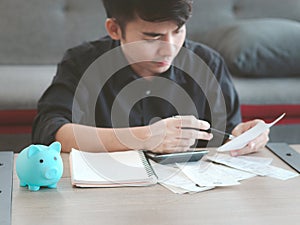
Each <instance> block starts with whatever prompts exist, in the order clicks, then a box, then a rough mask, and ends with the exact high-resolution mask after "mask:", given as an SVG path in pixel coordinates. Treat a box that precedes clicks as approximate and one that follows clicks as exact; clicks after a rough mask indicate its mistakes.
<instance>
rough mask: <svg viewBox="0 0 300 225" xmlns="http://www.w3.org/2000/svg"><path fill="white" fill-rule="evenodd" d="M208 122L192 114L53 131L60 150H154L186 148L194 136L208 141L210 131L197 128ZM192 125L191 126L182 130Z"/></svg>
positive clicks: (80, 126)
mask: <svg viewBox="0 0 300 225" xmlns="http://www.w3.org/2000/svg"><path fill="white" fill-rule="evenodd" d="M209 127H210V125H209V124H208V123H207V122H205V121H202V120H198V119H196V118H195V117H194V116H181V117H175V118H174V117H173V118H167V119H163V120H160V121H158V122H156V123H154V124H152V125H149V126H141V127H131V128H97V127H90V126H84V125H79V124H72V123H68V124H65V125H63V126H62V127H61V128H60V129H59V130H58V131H57V133H56V136H55V139H56V140H57V141H59V142H60V143H61V144H62V151H63V152H70V151H71V149H72V148H76V149H80V150H82V151H89V152H103V151H108V152H112V151H126V150H130V149H146V150H151V151H153V152H157V153H170V152H181V151H187V150H188V149H189V148H190V146H192V145H193V144H194V143H195V140H196V139H202V140H210V139H211V138H212V134H209V133H207V132H203V131H200V129H201V130H207V129H208V128H209ZM183 128H193V129H183Z"/></svg>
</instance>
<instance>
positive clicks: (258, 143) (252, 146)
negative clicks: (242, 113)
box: [230, 119, 270, 156]
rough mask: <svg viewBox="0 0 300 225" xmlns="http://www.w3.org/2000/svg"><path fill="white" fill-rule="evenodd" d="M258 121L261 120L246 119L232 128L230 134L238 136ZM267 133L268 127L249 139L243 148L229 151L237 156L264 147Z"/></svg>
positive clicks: (267, 138)
mask: <svg viewBox="0 0 300 225" xmlns="http://www.w3.org/2000/svg"><path fill="white" fill-rule="evenodd" d="M260 121H262V120H258V119H256V120H251V121H248V122H245V123H240V124H239V125H237V126H236V127H235V128H234V129H233V131H232V134H233V135H234V136H239V135H241V134H242V133H244V132H245V131H247V130H249V129H251V128H252V127H254V126H255V125H256V124H257V123H258V122H260ZM269 133H270V130H269V129H268V130H267V131H265V132H264V133H262V134H261V135H260V136H258V137H257V138H255V139H254V140H252V141H250V142H249V143H248V144H247V145H246V146H245V147H244V148H242V149H238V150H234V151H231V152H230V153H231V155H232V156H239V155H245V154H249V153H252V152H257V151H259V150H260V149H262V148H263V147H265V145H266V144H267V142H268V141H269Z"/></svg>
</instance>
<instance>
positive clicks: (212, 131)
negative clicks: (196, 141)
mask: <svg viewBox="0 0 300 225" xmlns="http://www.w3.org/2000/svg"><path fill="white" fill-rule="evenodd" d="M204 131H206V132H208V133H216V134H220V135H223V136H224V137H225V138H226V139H229V140H232V139H233V138H235V136H233V135H232V134H229V133H226V132H224V131H220V130H217V129H215V128H209V129H208V130H204Z"/></svg>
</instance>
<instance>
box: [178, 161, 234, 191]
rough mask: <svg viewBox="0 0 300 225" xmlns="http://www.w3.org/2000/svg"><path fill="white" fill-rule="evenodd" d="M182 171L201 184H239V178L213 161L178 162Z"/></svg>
mask: <svg viewBox="0 0 300 225" xmlns="http://www.w3.org/2000/svg"><path fill="white" fill-rule="evenodd" d="M178 167H179V168H181V169H182V172H183V173H184V174H185V175H186V176H187V177H188V178H190V179H191V180H192V181H193V182H195V183H196V184H198V185H200V186H216V187H217V186H231V185H238V184H240V182H238V180H237V179H235V178H234V177H233V176H232V175H231V174H229V173H227V172H225V171H224V170H221V169H219V168H218V167H217V166H216V165H214V164H213V163H208V162H204V161H199V163H194V164H184V165H182V164H178Z"/></svg>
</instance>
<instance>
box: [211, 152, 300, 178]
mask: <svg viewBox="0 0 300 225" xmlns="http://www.w3.org/2000/svg"><path fill="white" fill-rule="evenodd" d="M207 159H208V160H211V161H213V162H217V163H220V164H223V165H227V166H229V167H232V168H236V169H239V170H243V171H247V172H250V173H253V174H257V175H260V176H269V177H273V178H277V179H280V180H287V179H290V178H294V177H296V176H298V174H297V173H295V172H292V171H289V170H285V169H282V168H279V167H275V166H271V165H269V164H270V159H269V158H265V160H264V159H262V157H257V161H256V162H255V157H251V158H249V157H248V158H247V157H245V156H240V157H232V156H230V155H227V154H220V153H219V154H216V155H214V156H208V157H207Z"/></svg>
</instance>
